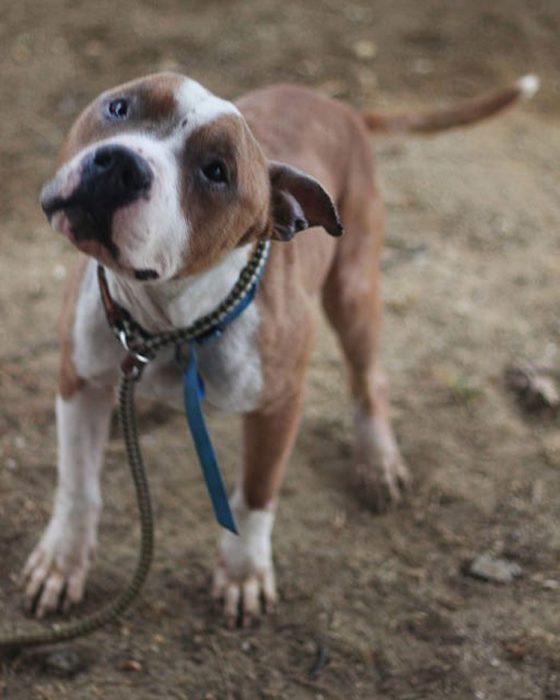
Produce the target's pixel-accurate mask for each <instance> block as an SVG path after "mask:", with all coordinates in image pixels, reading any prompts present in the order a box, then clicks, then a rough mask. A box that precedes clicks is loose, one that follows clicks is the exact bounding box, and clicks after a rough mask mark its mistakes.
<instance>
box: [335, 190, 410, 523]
mask: <svg viewBox="0 0 560 700" xmlns="http://www.w3.org/2000/svg"><path fill="white" fill-rule="evenodd" d="M342 222H343V225H344V229H345V234H344V236H343V237H342V239H341V240H340V242H339V244H338V250H337V253H336V257H335V260H334V262H333V266H332V268H331V270H330V272H329V276H328V278H327V281H326V283H325V286H324V288H323V305H324V308H325V311H326V314H327V317H328V319H329V321H330V323H331V325H332V326H333V328H334V329H335V331H336V333H337V335H338V338H339V341H340V344H341V346H342V350H343V352H344V355H345V358H346V361H347V365H348V370H349V379H350V388H351V392H352V397H353V400H354V422H355V433H356V451H355V476H356V478H357V480H358V482H359V485H360V489H361V493H363V494H364V495H365V496H366V498H367V501H368V504H369V505H371V506H372V507H373V508H375V509H376V510H384V509H386V508H387V507H388V506H390V505H392V504H395V503H398V502H399V501H400V500H401V496H402V490H403V488H404V486H405V485H406V483H407V481H408V480H409V473H408V469H407V467H406V465H405V464H404V462H403V460H402V457H401V455H400V452H399V449H398V446H397V443H396V440H395V436H394V433H393V429H392V426H391V420H390V411H389V401H388V396H387V393H388V389H387V381H386V379H385V377H384V375H383V373H382V372H381V370H380V367H379V362H378V359H377V353H378V345H379V334H380V326H381V299H380V295H379V257H380V252H381V244H382V239H383V205H382V203H381V200H380V198H379V195H378V193H377V192H376V190H375V187H374V185H373V183H372V182H371V181H370V182H369V183H368V184H367V186H366V185H365V184H364V182H363V181H360V183H359V187H358V188H356V194H350V195H349V196H347V197H346V198H345V201H344V202H343V206H342Z"/></svg>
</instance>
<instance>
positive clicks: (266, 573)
mask: <svg viewBox="0 0 560 700" xmlns="http://www.w3.org/2000/svg"><path fill="white" fill-rule="evenodd" d="M232 507H233V512H234V514H235V520H236V523H237V528H238V531H239V535H234V534H232V533H231V532H227V531H225V530H224V532H223V534H222V537H221V540H220V544H219V550H218V562H217V565H216V569H215V572H214V585H213V590H212V593H213V597H214V598H215V599H217V600H220V601H222V602H223V610H224V615H225V620H226V624H227V625H228V627H235V626H236V625H237V624H240V625H241V626H243V627H247V626H249V625H251V624H252V623H253V621H254V620H256V619H257V618H259V617H260V616H261V615H262V614H263V613H266V612H270V610H271V609H272V608H273V607H274V604H275V603H276V584H275V580H274V566H273V564H272V546H271V540H270V537H271V533H272V525H273V523H274V512H273V511H272V510H250V509H249V508H247V506H246V505H245V504H244V502H243V499H242V497H241V495H240V493H239V492H237V493H236V494H235V495H234V496H233V498H232Z"/></svg>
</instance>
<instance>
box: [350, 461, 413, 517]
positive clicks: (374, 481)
mask: <svg viewBox="0 0 560 700" xmlns="http://www.w3.org/2000/svg"><path fill="white" fill-rule="evenodd" d="M355 475H356V481H357V486H358V490H359V493H360V494H361V495H362V497H363V499H364V500H365V502H366V503H367V504H368V505H369V506H370V507H371V508H373V510H375V511H376V512H379V513H383V512H385V511H386V510H388V509H390V508H392V507H394V506H397V505H399V503H401V502H402V500H403V497H404V492H405V490H406V489H407V487H408V486H409V485H410V483H411V476H410V472H409V470H408V468H407V466H406V464H405V463H404V461H403V459H402V458H401V456H400V454H398V453H396V454H393V455H391V456H390V457H383V458H382V459H381V461H380V463H370V462H369V461H360V462H358V463H357V464H356V466H355Z"/></svg>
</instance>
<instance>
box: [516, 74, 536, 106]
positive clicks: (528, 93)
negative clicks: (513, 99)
mask: <svg viewBox="0 0 560 700" xmlns="http://www.w3.org/2000/svg"><path fill="white" fill-rule="evenodd" d="M540 85H541V81H540V80H539V77H538V75H534V74H533V73H530V74H529V75H524V76H523V77H522V78H519V80H518V81H517V87H518V88H519V92H520V93H521V97H523V98H525V99H526V100H530V99H531V97H533V96H534V94H535V93H536V92H537V90H538V89H539V87H540Z"/></svg>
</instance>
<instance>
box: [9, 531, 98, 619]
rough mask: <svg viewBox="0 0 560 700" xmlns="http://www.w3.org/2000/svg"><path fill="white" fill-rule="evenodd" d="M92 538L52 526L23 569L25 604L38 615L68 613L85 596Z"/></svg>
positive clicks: (91, 552)
mask: <svg viewBox="0 0 560 700" xmlns="http://www.w3.org/2000/svg"><path fill="white" fill-rule="evenodd" d="M88 539H89V538H84V539H82V540H78V539H75V538H72V537H68V536H67V535H63V534H62V532H61V530H60V528H57V527H52V526H49V527H48V528H47V530H46V531H45V533H44V535H43V537H42V538H41V540H40V542H39V543H38V544H37V546H36V547H35V549H34V550H33V551H32V552H31V554H30V556H29V558H28V559H27V563H26V564H25V567H24V569H23V574H22V577H23V584H24V590H25V593H24V598H25V606H26V609H27V610H28V612H29V613H30V614H33V615H35V616H36V617H38V618H42V617H44V616H45V615H47V614H49V613H52V612H57V611H60V612H64V613H65V612H67V611H68V610H69V609H70V608H71V607H72V606H73V605H76V604H77V603H79V602H80V601H81V600H82V598H83V595H84V589H85V584H86V578H87V573H88V571H89V567H90V564H91V559H92V555H93V549H94V547H93V543H90V542H89V541H88Z"/></svg>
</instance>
